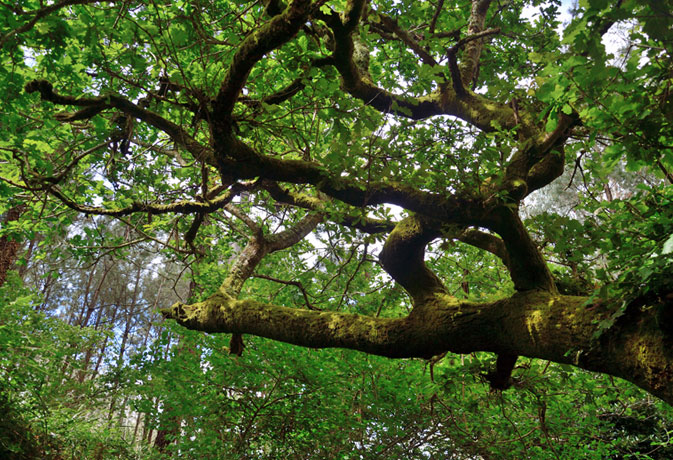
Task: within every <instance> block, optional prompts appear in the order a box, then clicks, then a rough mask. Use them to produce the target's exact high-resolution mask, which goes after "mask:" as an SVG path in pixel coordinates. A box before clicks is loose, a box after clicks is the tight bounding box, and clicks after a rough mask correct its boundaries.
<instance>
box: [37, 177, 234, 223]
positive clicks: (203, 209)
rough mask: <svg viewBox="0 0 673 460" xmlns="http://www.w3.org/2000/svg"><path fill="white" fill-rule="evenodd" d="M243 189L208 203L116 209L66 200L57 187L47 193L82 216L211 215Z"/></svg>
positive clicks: (48, 188)
mask: <svg viewBox="0 0 673 460" xmlns="http://www.w3.org/2000/svg"><path fill="white" fill-rule="evenodd" d="M244 189H245V186H244V185H243V184H235V185H234V187H232V188H231V190H229V191H228V192H227V193H226V194H223V195H221V196H219V197H217V198H213V199H211V200H208V201H203V202H202V201H189V200H183V201H176V202H175V203H170V204H154V203H143V202H140V201H134V202H133V203H131V204H130V205H129V206H126V207H123V208H118V209H106V208H101V207H98V206H88V205H83V204H79V203H77V202H75V201H73V200H71V199H70V198H68V197H67V196H66V195H65V194H64V193H63V192H62V191H61V190H60V189H59V188H58V187H56V186H49V187H47V192H49V193H50V194H51V195H53V196H54V197H56V198H58V199H59V200H60V201H61V202H62V203H63V204H65V205H66V206H68V207H69V208H70V209H73V210H75V211H78V212H81V213H83V214H94V215H99V216H115V217H121V216H128V215H131V214H135V213H137V212H146V213H150V214H167V213H179V214H193V213H211V212H213V211H217V210H218V209H222V208H224V207H225V206H226V205H227V203H229V202H230V201H231V200H232V199H233V198H234V197H235V196H236V195H238V194H239V193H240V192H241V191H242V190H244Z"/></svg>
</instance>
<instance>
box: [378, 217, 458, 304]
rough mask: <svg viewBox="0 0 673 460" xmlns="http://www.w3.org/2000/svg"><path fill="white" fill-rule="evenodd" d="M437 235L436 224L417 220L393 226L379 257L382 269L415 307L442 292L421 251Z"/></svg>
mask: <svg viewBox="0 0 673 460" xmlns="http://www.w3.org/2000/svg"><path fill="white" fill-rule="evenodd" d="M440 235H441V233H440V231H439V229H438V226H437V224H436V223H434V222H430V221H429V219H427V218H422V217H420V216H410V217H407V218H406V219H403V220H402V221H400V222H399V223H398V224H397V225H396V226H395V229H394V230H393V231H392V232H391V233H390V235H388V238H387V239H386V242H385V244H384V245H383V249H382V250H381V254H380V255H379V259H380V260H381V265H382V266H383V268H384V269H385V270H386V271H387V272H388V274H389V275H390V276H392V277H393V279H394V280H395V281H397V282H398V283H399V284H400V285H401V286H402V287H403V288H404V289H405V290H406V291H407V292H408V293H409V294H410V295H411V296H412V298H414V301H415V303H416V304H417V305H422V302H420V301H421V300H422V299H424V298H425V297H426V296H428V295H430V294H434V293H436V292H444V293H445V292H446V288H445V287H444V285H443V284H442V282H441V281H440V280H439V278H437V276H436V275H435V274H434V273H432V272H431V271H430V270H429V269H428V267H427V266H426V265H425V261H424V256H425V247H426V246H427V244H428V243H429V242H430V241H432V240H433V239H435V238H437V237H438V236H440ZM417 305H415V307H416V306H417Z"/></svg>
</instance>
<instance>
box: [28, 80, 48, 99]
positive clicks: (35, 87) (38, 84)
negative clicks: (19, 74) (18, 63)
mask: <svg viewBox="0 0 673 460" xmlns="http://www.w3.org/2000/svg"><path fill="white" fill-rule="evenodd" d="M24 89H25V90H26V92H27V93H29V94H30V93H34V92H36V91H39V93H40V96H41V97H42V98H43V99H48V98H50V97H52V96H53V95H54V85H52V84H51V83H49V82H48V81H47V80H33V81H29V82H28V83H26V86H25V87H24Z"/></svg>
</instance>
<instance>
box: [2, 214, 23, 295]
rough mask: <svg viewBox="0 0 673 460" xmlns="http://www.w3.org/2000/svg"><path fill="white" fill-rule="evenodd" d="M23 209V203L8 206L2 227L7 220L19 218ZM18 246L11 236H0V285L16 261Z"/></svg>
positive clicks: (13, 220) (3, 282) (12, 220)
mask: <svg viewBox="0 0 673 460" xmlns="http://www.w3.org/2000/svg"><path fill="white" fill-rule="evenodd" d="M25 210H26V206H25V205H18V206H14V207H13V208H10V209H9V211H7V213H6V214H5V218H4V219H3V221H2V223H3V227H4V226H5V225H6V224H8V223H9V222H15V221H17V220H19V218H20V217H21V215H22V214H23V213H24V211H25ZM20 246H21V244H20V243H19V242H18V241H17V240H15V239H13V238H10V237H7V236H2V237H0V286H2V285H3V284H5V281H6V280H7V272H8V271H9V269H11V268H12V266H13V265H14V262H16V255H17V253H18V251H19V247H20Z"/></svg>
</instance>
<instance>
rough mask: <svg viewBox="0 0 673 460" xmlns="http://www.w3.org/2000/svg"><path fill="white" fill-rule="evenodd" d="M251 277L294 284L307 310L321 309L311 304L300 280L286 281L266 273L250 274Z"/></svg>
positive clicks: (289, 284)
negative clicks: (302, 297)
mask: <svg viewBox="0 0 673 460" xmlns="http://www.w3.org/2000/svg"><path fill="white" fill-rule="evenodd" d="M252 278H259V279H263V280H267V281H273V282H274V283H280V284H285V285H287V286H296V287H297V288H298V289H299V290H300V291H301V294H302V295H303V296H304V302H306V308H308V309H309V310H317V311H322V309H320V308H318V307H315V306H313V305H312V304H311V302H310V301H309V299H308V293H307V292H306V289H305V288H304V285H303V284H301V281H286V280H281V279H278V278H274V277H272V276H267V275H252Z"/></svg>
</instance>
